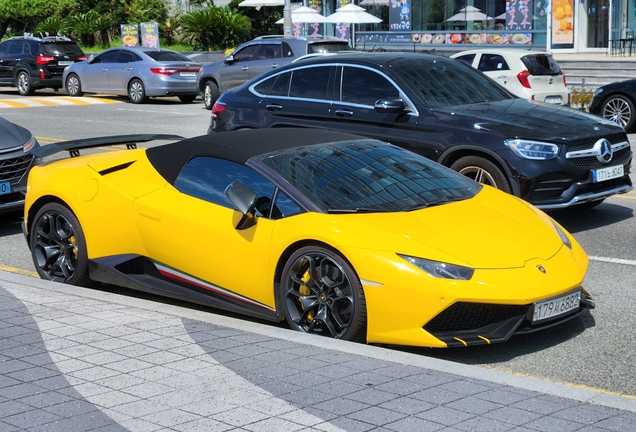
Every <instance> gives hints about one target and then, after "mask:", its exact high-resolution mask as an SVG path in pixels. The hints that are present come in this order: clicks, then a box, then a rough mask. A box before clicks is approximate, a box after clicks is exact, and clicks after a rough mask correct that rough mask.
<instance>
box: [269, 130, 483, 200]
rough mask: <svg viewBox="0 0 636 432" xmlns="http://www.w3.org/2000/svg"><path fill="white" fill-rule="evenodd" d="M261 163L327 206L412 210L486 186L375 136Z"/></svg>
mask: <svg viewBox="0 0 636 432" xmlns="http://www.w3.org/2000/svg"><path fill="white" fill-rule="evenodd" d="M261 162H262V163H263V164H265V165H267V166H269V167H270V168H272V169H274V170H275V171H276V172H278V173H279V174H280V175H281V176H282V177H283V178H284V179H286V180H287V181H288V182H289V183H290V184H291V185H293V186H294V187H295V188H297V189H298V190H300V191H301V192H302V193H303V194H304V195H305V196H307V197H308V198H309V199H310V200H312V201H313V202H314V203H315V204H316V205H317V206H318V207H319V208H321V209H322V210H323V211H327V212H332V213H353V212H396V211H410V210H416V209H420V208H424V207H429V206H433V205H439V204H445V203H448V202H452V201H461V200H465V199H468V198H472V197H473V196H475V195H476V194H477V192H479V191H480V190H481V185H480V184H479V183H476V182H474V181H472V180H470V179H468V178H467V177H464V176H463V175H461V174H458V173H456V172H455V171H452V170H450V169H448V168H446V167H443V166H441V165H439V164H437V163H435V162H432V161H430V160H428V159H426V158H424V157H421V156H419V155H416V154H415V153H411V152H409V151H407V150H404V149H401V148H399V147H395V146H393V145H390V144H386V143H382V142H380V141H375V140H355V141H347V142H339V143H330V144H323V145H319V146H308V147H299V148H296V149H293V150H291V151H289V150H286V151H285V152H280V153H271V154H268V155H264V156H262V157H261Z"/></svg>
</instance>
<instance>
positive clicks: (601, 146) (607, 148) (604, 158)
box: [593, 138, 614, 163]
mask: <svg viewBox="0 0 636 432" xmlns="http://www.w3.org/2000/svg"><path fill="white" fill-rule="evenodd" d="M593 150H595V151H596V159H598V160H599V162H601V163H608V162H609V161H611V160H612V157H613V156H614V151H613V150H612V145H611V144H610V142H609V141H608V140H606V139H605V138H601V139H600V140H598V141H596V142H595V143H594V147H593Z"/></svg>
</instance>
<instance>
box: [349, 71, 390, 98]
mask: <svg viewBox="0 0 636 432" xmlns="http://www.w3.org/2000/svg"><path fill="white" fill-rule="evenodd" d="M398 97H400V91H399V90H398V89H397V88H396V87H395V86H394V85H393V84H391V82H390V81H389V80H387V79H386V77H384V76H383V75H380V74H379V73H377V72H375V71H372V70H369V69H363V68H357V67H345V68H344V69H343V71H342V102H348V103H355V104H361V105H374V104H375V102H376V101H377V100H378V99H385V98H398Z"/></svg>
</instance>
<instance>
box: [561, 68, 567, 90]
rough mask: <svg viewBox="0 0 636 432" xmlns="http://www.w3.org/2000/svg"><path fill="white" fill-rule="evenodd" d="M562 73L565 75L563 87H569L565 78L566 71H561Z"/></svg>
mask: <svg viewBox="0 0 636 432" xmlns="http://www.w3.org/2000/svg"><path fill="white" fill-rule="evenodd" d="M561 75H563V87H567V86H568V83H567V81H566V80H565V72H563V70H562V71H561Z"/></svg>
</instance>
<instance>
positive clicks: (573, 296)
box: [532, 291, 581, 322]
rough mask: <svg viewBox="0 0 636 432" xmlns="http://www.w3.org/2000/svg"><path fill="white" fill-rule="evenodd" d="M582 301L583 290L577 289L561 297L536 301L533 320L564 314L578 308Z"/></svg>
mask: <svg viewBox="0 0 636 432" xmlns="http://www.w3.org/2000/svg"><path fill="white" fill-rule="evenodd" d="M580 303H581V291H575V292H573V293H570V294H567V295H564V296H561V297H557V298H553V299H550V300H544V301H540V302H536V303H535V304H534V314H533V315H532V322H537V321H541V320H544V319H548V318H553V317H556V316H559V315H563V314H565V313H568V312H570V311H572V310H574V309H576V308H578V307H579V304H580Z"/></svg>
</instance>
